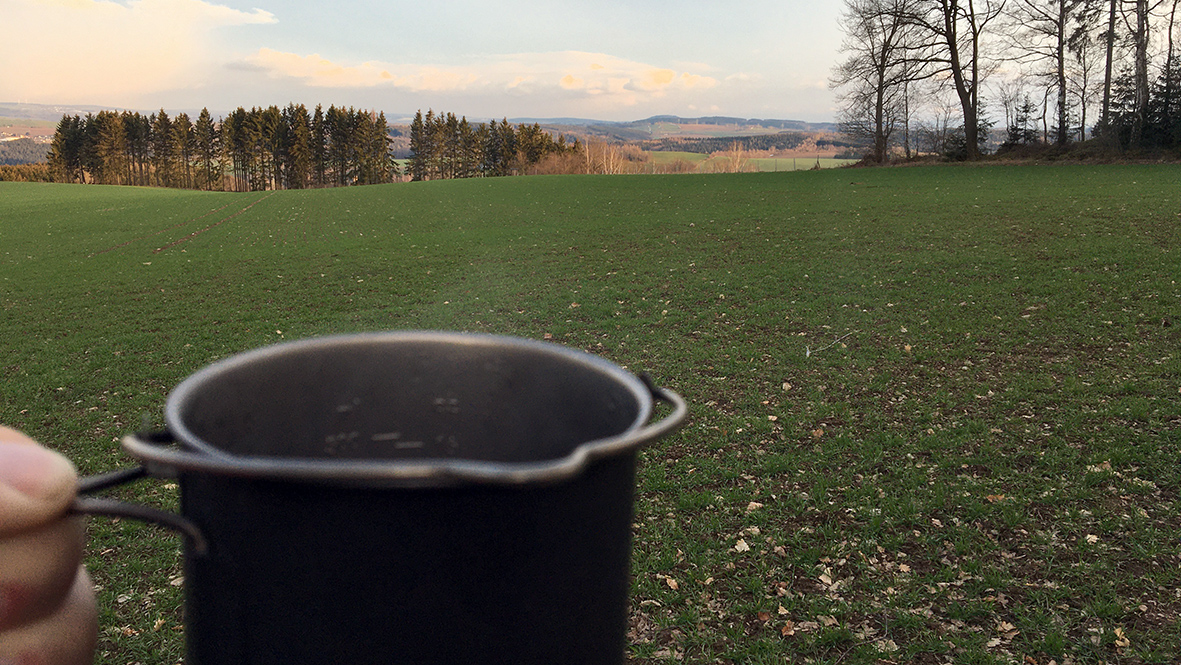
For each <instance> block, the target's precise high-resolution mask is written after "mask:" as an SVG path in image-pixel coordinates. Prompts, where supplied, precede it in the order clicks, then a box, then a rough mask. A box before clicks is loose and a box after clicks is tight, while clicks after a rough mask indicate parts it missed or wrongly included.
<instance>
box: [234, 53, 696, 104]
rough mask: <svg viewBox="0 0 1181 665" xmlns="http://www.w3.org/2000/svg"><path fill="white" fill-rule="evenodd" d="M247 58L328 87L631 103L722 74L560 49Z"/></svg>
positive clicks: (281, 74)
mask: <svg viewBox="0 0 1181 665" xmlns="http://www.w3.org/2000/svg"><path fill="white" fill-rule="evenodd" d="M246 61H247V63H248V64H249V65H251V66H253V67H256V68H259V69H262V70H263V71H265V72H267V74H268V75H269V76H271V77H273V78H294V79H298V80H300V81H303V82H304V83H305V84H306V85H309V86H315V87H328V88H358V87H389V88H393V89H400V90H404V91H411V92H421V91H431V92H481V93H488V92H493V91H496V90H500V91H506V92H512V93H514V94H535V95H542V96H544V95H550V94H551V93H561V94H563V95H578V96H584V97H587V98H596V99H600V100H602V99H609V100H611V102H612V103H614V104H618V105H625V106H628V105H633V104H636V103H639V102H641V101H644V100H646V99H648V98H653V97H660V96H663V95H665V94H667V93H669V92H675V91H690V90H705V89H708V88H712V87H714V86H715V85H717V80H716V79H714V78H712V77H709V76H705V75H702V74H697V73H694V72H689V71H679V72H678V71H675V70H672V69H668V68H664V67H659V66H656V65H651V64H648V63H642V62H636V61H632V60H626V59H623V58H617V57H615V56H611V55H607V54H605V53H586V52H582V51H559V52H552V53H517V54H510V55H501V56H485V57H482V58H480V59H479V60H476V61H474V62H472V63H470V64H465V65H453V66H436V65H422V64H394V63H383V62H374V61H370V62H362V63H359V64H348V63H339V62H334V61H331V60H328V59H326V58H323V57H321V56H320V55H318V54H312V55H306V56H304V55H298V54H295V53H283V52H280V51H275V50H272V49H268V48H262V49H259V50H258V51H257V52H256V53H254V54H253V55H251V56H250V57H249V58H247V60H246Z"/></svg>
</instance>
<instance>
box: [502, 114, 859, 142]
mask: <svg viewBox="0 0 1181 665" xmlns="http://www.w3.org/2000/svg"><path fill="white" fill-rule="evenodd" d="M510 122H513V123H521V122H525V123H530V124H531V123H534V122H536V123H537V124H539V125H541V126H542V127H544V128H546V129H548V130H550V131H553V132H559V133H568V134H575V135H578V134H585V135H590V136H597V137H601V138H604V139H608V140H619V141H652V140H660V139H667V138H725V137H735V136H762V135H766V134H777V133H779V132H785V131H794V132H807V133H823V132H836V131H837V126H836V123H832V122H804V121H802V120H778V119H762V118H733V117H728V116H706V117H701V118H682V117H680V116H675V115H656V116H652V117H650V118H645V119H643V120H632V121H629V122H607V121H602V120H589V119H585V118H512V119H510Z"/></svg>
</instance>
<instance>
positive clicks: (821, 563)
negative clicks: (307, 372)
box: [0, 165, 1181, 665]
mask: <svg viewBox="0 0 1181 665" xmlns="http://www.w3.org/2000/svg"><path fill="white" fill-rule="evenodd" d="M1179 211H1181V167H1178V166H1171V165H1142V166H1140V165H1107V166H1056V167H1038V166H1004V167H923V168H898V169H873V170H825V171H816V172H796V173H748V174H734V175H677V176H546V177H527V178H525V177H522V178H499V179H479V180H454V181H440V182H424V183H405V184H394V185H388V186H374V187H364V188H350V189H331V190H317V191H284V192H277V193H264V192H258V193H241V194H235V193H202V192H185V191H170V190H159V189H140V188H115V187H101V186H75V185H40V184H23V183H0V422H3V423H6V424H10V425H12V426H15V427H18V428H21V429H23V430H25V431H27V432H29V433H30V434H32V435H33V436H35V437H37V438H39V439H40V440H42V441H44V442H46V443H48V444H49V445H51V446H52V447H54V448H56V449H58V450H61V451H63V452H64V453H65V454H67V455H68V456H69V457H70V458H72V459H73V460H75V462H76V464H77V465H78V467H79V469H80V471H81V472H83V473H94V472H98V471H103V470H108V469H111V468H114V467H116V466H128V465H130V464H131V463H132V462H131V460H129V459H128V458H127V457H126V456H125V455H124V454H123V453H122V452H121V451H120V450H119V447H118V443H117V440H118V438H119V437H120V436H121V435H123V434H124V433H126V432H128V431H130V430H133V429H137V428H139V427H140V426H141V423H147V424H149V425H151V426H157V427H158V426H160V425H162V420H161V415H160V412H161V408H162V406H163V403H164V400H165V397H166V395H167V393H168V391H169V390H170V389H171V388H172V387H173V386H175V385H176V384H177V383H178V382H179V381H180V380H181V379H183V378H184V377H185V376H187V375H188V374H190V373H192V372H193V371H194V370H196V369H198V368H200V367H202V366H204V365H206V364H208V363H209V362H211V361H213V360H216V359H220V358H224V357H226V356H228V355H230V354H233V353H236V352H239V351H243V350H246V349H250V348H254V347H257V346H261V345H265V344H270V343H274V342H278V341H282V340H289V339H298V338H303V337H308V336H313V335H321V334H327V333H341V332H352V331H362V330H381V329H401V328H425V329H455V330H467V331H481V332H492V333H501V334H511V335H519V336H524V337H530V338H535V339H542V338H550V339H553V340H554V341H556V342H560V343H563V344H566V345H569V346H572V347H577V348H581V349H585V350H589V351H591V352H594V353H597V354H600V355H602V356H604V357H606V358H608V359H610V360H612V361H614V362H616V363H619V364H621V365H624V366H626V367H627V368H629V369H631V370H633V371H637V372H638V371H641V370H646V371H649V372H651V373H652V374H653V375H654V376H655V377H656V379H657V381H658V383H660V384H661V385H666V386H668V387H670V388H672V389H674V390H676V391H678V392H680V393H681V394H682V395H684V396H685V397H686V399H687V400H688V401H689V403H690V407H691V414H690V419H689V422H688V424H687V425H686V426H685V428H684V429H683V430H681V431H680V432H679V433H677V434H675V435H674V436H671V437H669V438H667V439H665V440H662V441H660V442H658V443H656V444H655V445H653V446H652V447H650V448H648V449H646V450H645V451H643V452H642V453H641V465H640V472H639V473H640V475H639V479H638V488H637V492H638V494H637V504H636V510H637V514H636V517H635V529H634V537H635V542H634V563H633V576H634V581H633V595H632V598H633V600H632V611H631V625H630V630H629V642H630V646H629V657H630V658H631V659H633V660H634V661H635V662H639V663H665V662H670V663H671V662H685V663H742V664H752V665H753V664H766V663H785V662H792V663H795V662H814V663H828V664H831V665H835V664H836V663H842V664H845V663H849V664H852V663H864V664H870V663H965V664H969V663H970V664H985V663H1035V664H1037V665H1047V664H1048V663H1050V662H1056V663H1059V664H1060V665H1064V664H1066V663H1174V662H1177V661H1178V660H1181V625H1179V624H1178V619H1179V615H1181V497H1179V496H1178V493H1179V492H1181V463H1179V460H1181V351H1179V350H1181V320H1179V319H1181V286H1179V285H1178V283H1177V282H1178V280H1179V279H1181V214H1179ZM114 494H115V495H116V496H119V497H123V498H127V499H133V500H136V501H140V502H144V503H148V504H151V505H155V506H160V507H165V508H169V507H174V506H175V503H176V487H175V485H174V484H171V483H167V482H163V481H149V482H142V483H139V484H137V485H134V486H131V487H128V488H123V489H120V490H118V491H116V492H114ZM90 531H91V538H90V541H89V549H88V556H87V563H88V565H89V566H90V568H91V570H92V573H93V575H94V577H95V581H96V584H97V585H98V586H99V588H100V599H99V602H100V606H101V612H102V616H101V637H100V640H101V643H100V649H99V658H98V662H100V663H103V664H110V665H116V664H117V665H125V664H127V663H143V664H145V665H147V664H161V665H171V664H172V663H176V662H178V661H179V660H180V659H181V658H182V655H183V635H184V629H183V622H182V616H181V609H180V605H181V594H182V587H183V580H182V579H181V574H180V562H179V557H178V551H179V542H178V541H177V539H176V538H175V537H173V536H172V535H170V534H168V533H166V532H163V531H161V530H159V529H157V528H156V527H152V526H144V525H140V524H136V523H131V522H127V521H121V522H113V521H111V520H103V519H94V520H92V521H91V526H90ZM473 593H478V590H474V591H473Z"/></svg>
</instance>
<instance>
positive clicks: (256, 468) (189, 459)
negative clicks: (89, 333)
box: [123, 331, 687, 487]
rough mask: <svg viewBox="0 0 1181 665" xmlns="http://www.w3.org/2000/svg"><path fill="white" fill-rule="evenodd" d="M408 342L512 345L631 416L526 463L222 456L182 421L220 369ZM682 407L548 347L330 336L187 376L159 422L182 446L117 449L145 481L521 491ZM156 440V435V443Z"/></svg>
mask: <svg viewBox="0 0 1181 665" xmlns="http://www.w3.org/2000/svg"><path fill="white" fill-rule="evenodd" d="M408 342H409V343H413V342H429V343H443V344H451V345H465V346H485V347H496V346H500V347H511V348H514V349H518V350H526V351H528V352H531V353H539V354H546V355H550V356H556V357H559V358H561V359H562V360H564V361H567V362H572V363H575V364H577V365H581V366H583V367H584V368H588V369H591V370H593V371H596V372H599V373H602V374H604V375H606V376H608V377H609V378H611V379H612V380H614V381H615V382H617V383H618V384H620V385H622V386H623V387H625V388H626V389H627V390H628V391H629V392H630V393H631V394H632V395H633V397H634V398H635V399H636V403H637V405H638V413H637V414H636V418H635V419H634V420H633V422H632V423H631V424H630V425H629V426H628V428H627V429H625V430H624V431H622V432H620V433H619V434H616V435H613V436H610V437H605V438H600V439H593V440H590V441H586V442H583V443H581V444H579V445H577V446H576V447H574V448H573V449H572V450H571V451H570V452H569V453H568V454H567V455H565V456H563V457H557V458H553V459H547V460H539V461H530V462H500V461H484V460H470V459H454V458H428V459H417V460H365V459H357V460H349V459H311V458H279V457H272V456H247V455H235V454H232V453H227V452H225V451H223V450H221V449H219V448H217V447H216V446H213V445H212V444H210V443H208V442H206V441H204V440H202V439H201V438H200V437H198V436H197V435H196V434H194V433H193V432H192V431H191V430H190V429H189V428H188V427H187V426H186V425H185V423H184V420H183V418H182V413H183V410H184V407H185V405H186V404H187V403H188V401H189V400H190V399H191V398H192V396H193V395H194V394H196V393H197V392H198V391H200V390H201V389H202V387H203V386H204V385H205V383H206V382H207V381H210V380H212V379H213V378H215V377H218V376H220V375H222V374H223V373H225V372H227V371H231V370H233V369H235V368H239V367H242V366H244V365H248V364H252V363H255V362H259V361H263V360H267V359H271V358H277V357H281V356H284V355H288V354H292V353H302V352H305V351H307V350H309V349H316V348H325V347H331V346H340V345H342V344H345V345H363V346H369V345H375V344H376V345H385V344H399V343H408ZM654 399H658V400H662V401H666V402H669V403H670V404H672V405H673V407H674V410H673V412H672V413H671V414H669V415H667V416H665V417H664V418H663V419H662V420H660V421H658V422H655V423H652V424H650V425H647V426H645V425H644V423H646V422H647V421H648V419H649V418H650V417H651V415H652V410H653V402H654ZM686 414H687V408H686V406H685V403H684V400H682V399H681V397H680V396H679V395H677V394H676V393H673V392H671V391H668V390H664V389H661V388H657V387H655V386H653V385H651V384H650V383H645V382H644V381H641V380H640V379H639V378H637V377H636V376H635V375H634V374H632V373H630V372H628V371H627V370H625V369H623V368H622V367H620V366H619V365H616V364H614V363H612V362H609V361H607V360H605V359H603V358H600V357H598V356H595V355H593V354H590V353H587V352H585V351H581V350H578V349H573V348H570V347H565V346H561V345H559V344H554V343H550V342H540V341H537V340H531V339H524V338H518V337H510V336H504V335H490V334H484V333H460V332H442V331H389V332H371V333H357V334H344V335H329V336H325V337H314V338H309V339H303V340H297V341H292V342H283V343H279V344H275V345H271V346H266V347H262V348H259V349H254V350H251V351H246V352H244V353H240V354H235V355H232V356H230V357H228V358H225V359H223V360H220V361H217V362H215V363H213V364H210V365H208V366H206V367H204V368H203V369H200V370H198V371H197V372H195V373H193V374H191V375H190V376H189V377H188V378H186V379H184V380H183V381H182V382H181V383H180V384H178V385H177V386H176V388H174V389H173V391H172V392H171V393H170V394H169V396H168V400H167V402H166V404H165V410H164V416H165V422H166V424H167V427H168V433H169V435H170V437H171V438H172V439H173V440H175V441H177V442H179V443H181V444H182V447H181V448H179V449H178V448H176V447H170V446H162V445H160V441H158V440H156V441H153V440H151V437H142V436H138V435H130V436H128V437H125V438H124V440H123V446H124V448H125V449H126V450H127V451H128V452H129V453H131V454H132V455H134V456H136V457H138V458H140V459H141V460H143V461H144V463H145V465H146V466H148V468H149V471H150V472H151V473H152V475H157V476H172V477H175V476H178V475H180V474H181V473H182V472H197V473H210V474H215V475H225V476H235V477H243V478H257V479H273V480H288V481H307V482H320V483H330V484H347V485H355V484H364V485H365V486H367V487H371V486H375V485H377V486H396V487H403V486H447V485H455V484H497V485H525V484H536V483H545V482H554V481H561V480H566V479H569V478H572V477H574V476H576V475H578V474H579V473H580V472H581V471H582V470H583V469H584V468H585V467H586V466H587V465H588V464H590V463H591V462H593V461H595V460H599V459H603V458H606V457H612V456H617V455H623V454H627V453H632V452H634V451H635V450H637V449H638V448H640V447H641V446H643V445H645V444H646V443H648V442H650V441H653V440H655V439H657V438H659V437H661V436H665V435H666V434H668V433H670V432H671V431H673V430H674V429H675V428H677V427H678V426H679V425H680V424H681V423H682V421H683V420H684V418H685V416H686ZM158 438H159V437H157V439H158Z"/></svg>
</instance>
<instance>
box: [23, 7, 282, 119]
mask: <svg viewBox="0 0 1181 665" xmlns="http://www.w3.org/2000/svg"><path fill="white" fill-rule="evenodd" d="M4 18H5V24H6V25H7V26H8V27H9V29H8V30H6V31H5V37H4V41H5V43H4V45H3V49H4V51H6V52H8V53H10V54H12V55H14V56H15V57H17V58H19V62H20V66H7V67H3V68H0V90H4V91H5V92H6V93H7V95H6V96H12V98H13V99H22V98H25V99H40V100H57V101H69V100H74V101H81V102H89V103H102V101H103V100H104V99H125V100H126V99H133V100H138V99H140V98H142V96H143V95H145V94H146V93H151V92H153V91H158V90H166V89H170V88H176V87H186V86H193V85H194V82H196V81H202V80H204V79H205V78H207V76H208V69H209V63H210V61H211V60H212V59H215V58H216V53H217V52H218V50H219V47H220V45H219V43H218V40H217V38H216V36H215V33H216V32H217V31H218V30H219V29H221V28H224V27H227V26H236V25H247V24H262V23H273V22H275V17H274V16H273V15H272V14H271V13H269V12H266V11H263V10H261V9H255V10H253V11H248V12H247V11H241V10H238V9H233V8H230V7H226V6H224V5H219V4H215V3H212V2H205V1H204V0H129V1H128V2H113V1H110V0H9V1H8V2H6V3H5V10H4ZM19 26H51V28H50V29H28V30H26V29H23V28H20V27H19ZM46 34H50V35H52V38H49V39H47V38H46ZM202 70H204V72H203V71H202Z"/></svg>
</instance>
